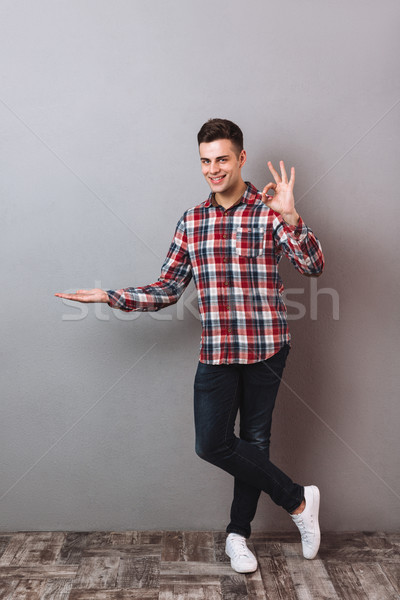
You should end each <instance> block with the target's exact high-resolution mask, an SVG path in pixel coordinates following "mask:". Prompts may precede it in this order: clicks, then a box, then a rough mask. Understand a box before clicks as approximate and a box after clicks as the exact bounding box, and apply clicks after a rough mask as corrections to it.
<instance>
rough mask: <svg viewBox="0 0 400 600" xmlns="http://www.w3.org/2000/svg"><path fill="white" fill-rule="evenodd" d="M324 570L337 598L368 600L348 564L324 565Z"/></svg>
mask: <svg viewBox="0 0 400 600" xmlns="http://www.w3.org/2000/svg"><path fill="white" fill-rule="evenodd" d="M325 569H326V571H327V573H328V575H329V577H330V579H331V581H332V584H333V586H334V588H335V590H336V592H337V594H338V596H339V598H345V600H368V597H367V595H366V594H365V592H364V590H363V587H362V585H361V583H360V581H359V579H358V577H357V575H356V574H355V572H354V570H353V568H352V566H351V564H349V563H339V562H334V563H329V562H327V563H325Z"/></svg>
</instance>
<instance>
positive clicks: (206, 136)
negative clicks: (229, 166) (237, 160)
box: [197, 119, 243, 155]
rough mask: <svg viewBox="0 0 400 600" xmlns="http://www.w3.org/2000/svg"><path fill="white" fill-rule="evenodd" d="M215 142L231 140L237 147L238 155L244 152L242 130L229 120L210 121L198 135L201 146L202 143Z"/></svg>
mask: <svg viewBox="0 0 400 600" xmlns="http://www.w3.org/2000/svg"><path fill="white" fill-rule="evenodd" d="M215 140H230V141H231V142H232V144H233V145H234V146H235V147H236V149H237V151H238V155H239V154H240V152H241V151H242V150H243V133H242V130H241V129H240V127H238V126H237V125H236V124H235V123H232V121H228V119H209V120H208V121H207V122H206V123H204V125H203V126H202V127H201V129H200V131H199V133H198V134H197V141H198V144H199V146H200V144H201V143H202V142H214V141H215Z"/></svg>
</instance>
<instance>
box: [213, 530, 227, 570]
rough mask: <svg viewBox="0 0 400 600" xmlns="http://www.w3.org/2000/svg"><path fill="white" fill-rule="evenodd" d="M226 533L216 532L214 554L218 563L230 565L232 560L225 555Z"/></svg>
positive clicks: (214, 534)
mask: <svg viewBox="0 0 400 600" xmlns="http://www.w3.org/2000/svg"><path fill="white" fill-rule="evenodd" d="M226 535H227V534H226V532H225V531H214V533H213V538H214V554H215V560H216V561H217V562H223V563H230V558H229V556H227V554H226V553H225V542H226Z"/></svg>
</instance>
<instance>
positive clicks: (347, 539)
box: [318, 531, 375, 563]
mask: <svg viewBox="0 0 400 600" xmlns="http://www.w3.org/2000/svg"><path fill="white" fill-rule="evenodd" d="M318 558H319V559H321V560H324V561H329V562H334V561H338V562H340V563H344V562H348V563H351V562H364V563H365V562H374V561H375V557H374V555H373V551H372V550H371V548H369V547H368V545H367V543H366V539H365V536H364V534H363V533H362V532H360V531H350V532H349V531H346V532H341V533H332V532H326V533H324V534H323V536H322V537H321V546H320V548H319V552H318Z"/></svg>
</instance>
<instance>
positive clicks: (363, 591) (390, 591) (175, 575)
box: [0, 531, 400, 600]
mask: <svg viewBox="0 0 400 600" xmlns="http://www.w3.org/2000/svg"><path fill="white" fill-rule="evenodd" d="M225 537H226V536H225V533H223V532H193V531H192V532H176V531H175V532H159V531H155V532H148V531H147V532H135V531H126V532H90V533H82V532H79V533H74V532H59V531H57V532H25V533H23V532H18V533H3V534H2V533H0V599H1V600H11V599H12V600H22V599H26V600H39V599H40V600H66V599H69V600H108V599H109V600H117V599H118V600H125V599H128V598H132V599H134V598H140V599H141V600H156V599H157V600H178V599H179V600H192V599H193V600H201V599H203V598H204V599H205V600H216V599H218V600H221V599H223V600H246V599H249V600H260V599H264V600H265V599H268V600H275V599H279V600H308V599H316V600H325V599H336V598H343V599H349V600H366V599H368V600H388V599H390V600H393V599H399V598H400V533H392V534H385V533H382V532H379V533H378V532H375V533H369V532H353V533H324V534H323V535H322V543H321V547H320V551H319V554H318V556H317V558H316V559H314V560H312V561H310V560H305V559H304V558H303V557H302V555H301V546H300V542H299V534H298V533H297V532H293V533H272V534H261V533H256V534H253V535H252V538H251V541H250V542H249V546H250V547H251V549H252V550H253V551H254V552H255V554H256V555H257V558H258V561H259V569H258V570H257V571H256V572H255V573H253V574H251V575H240V574H238V573H235V572H234V571H232V569H231V567H230V564H229V559H228V558H227V557H226V556H225V553H224V542H225Z"/></svg>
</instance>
